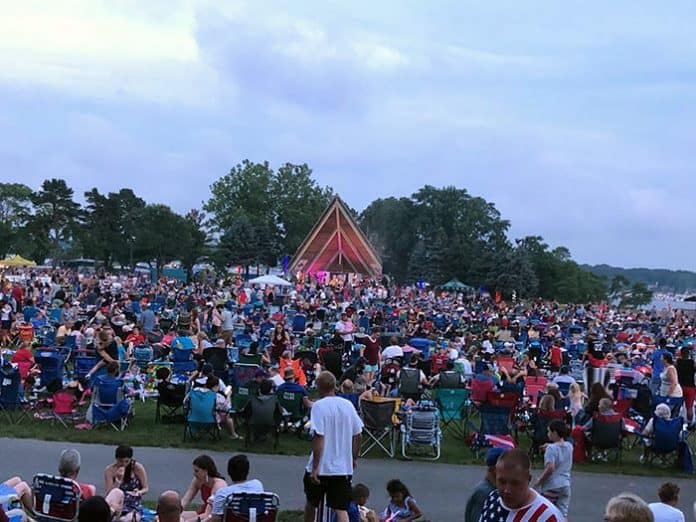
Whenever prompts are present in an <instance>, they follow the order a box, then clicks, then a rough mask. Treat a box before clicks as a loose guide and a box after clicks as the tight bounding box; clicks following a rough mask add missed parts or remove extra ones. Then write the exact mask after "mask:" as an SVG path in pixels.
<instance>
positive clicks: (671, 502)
mask: <svg viewBox="0 0 696 522" xmlns="http://www.w3.org/2000/svg"><path fill="white" fill-rule="evenodd" d="M657 494H658V496H659V497H660V502H653V503H652V504H648V507H650V511H652V514H653V517H655V522H684V513H682V512H681V511H679V510H678V509H677V508H676V506H677V505H678V504H679V486H677V485H676V484H674V483H673V482H665V483H664V484H662V485H661V486H660V489H658V490H657Z"/></svg>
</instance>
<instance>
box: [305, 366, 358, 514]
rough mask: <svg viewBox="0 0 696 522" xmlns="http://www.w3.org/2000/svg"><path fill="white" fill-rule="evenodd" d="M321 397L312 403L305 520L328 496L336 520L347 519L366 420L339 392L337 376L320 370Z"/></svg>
mask: <svg viewBox="0 0 696 522" xmlns="http://www.w3.org/2000/svg"><path fill="white" fill-rule="evenodd" d="M316 384H317V390H318V391H319V396H320V399H319V400H318V401H316V402H315V403H314V405H313V406H312V414H311V419H310V431H311V432H312V433H313V434H314V437H313V439H312V453H311V455H310V456H309V461H308V462H307V466H306V468H305V474H304V479H303V483H304V492H305V496H306V499H307V502H306V504H305V522H313V521H314V516H315V510H316V508H317V507H318V506H319V504H320V503H321V501H322V498H325V500H326V505H327V506H328V507H329V508H331V509H333V510H334V511H335V513H336V521H337V522H348V505H349V504H350V501H351V494H352V491H351V479H352V477H353V469H354V467H355V461H356V459H357V457H358V454H359V452H360V441H361V433H362V428H363V423H362V421H361V420H360V417H358V414H357V413H356V411H355V408H354V407H353V405H352V404H351V403H350V402H349V401H346V400H345V399H342V398H340V397H337V396H336V377H335V376H334V375H333V374H332V373H330V372H326V371H324V372H321V373H320V374H319V376H318V377H317V380H316Z"/></svg>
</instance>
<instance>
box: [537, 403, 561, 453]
mask: <svg viewBox="0 0 696 522" xmlns="http://www.w3.org/2000/svg"><path fill="white" fill-rule="evenodd" d="M565 417H566V412H565V411H563V410H556V411H550V412H546V411H539V412H535V413H533V414H532V425H531V430H530V431H529V438H530V442H531V444H530V445H529V459H530V460H532V461H534V457H536V456H537V455H539V448H541V446H542V445H543V444H547V443H548V442H550V441H549V437H548V427H549V424H551V422H552V421H555V420H564V419H565Z"/></svg>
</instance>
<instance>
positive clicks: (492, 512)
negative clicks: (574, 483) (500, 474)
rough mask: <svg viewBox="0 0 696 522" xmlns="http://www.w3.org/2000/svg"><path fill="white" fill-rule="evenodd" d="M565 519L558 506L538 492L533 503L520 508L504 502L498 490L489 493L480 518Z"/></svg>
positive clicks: (484, 521) (495, 521)
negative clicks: (512, 507) (513, 507)
mask: <svg viewBox="0 0 696 522" xmlns="http://www.w3.org/2000/svg"><path fill="white" fill-rule="evenodd" d="M564 520H565V518H564V517H563V515H562V514H561V512H560V511H558V508H556V506H554V505H553V504H552V503H551V501H550V500H548V499H547V498H545V497H542V496H541V495H539V494H538V493H537V494H536V497H535V498H534V500H533V501H532V503H531V504H528V505H526V506H524V507H521V508H519V509H510V508H509V507H507V506H506V505H505V504H503V500H502V499H501V498H500V495H499V494H498V491H497V490H495V491H492V492H491V494H490V495H488V498H487V499H486V502H485V504H484V505H483V511H482V512H481V518H479V522H563V521H564Z"/></svg>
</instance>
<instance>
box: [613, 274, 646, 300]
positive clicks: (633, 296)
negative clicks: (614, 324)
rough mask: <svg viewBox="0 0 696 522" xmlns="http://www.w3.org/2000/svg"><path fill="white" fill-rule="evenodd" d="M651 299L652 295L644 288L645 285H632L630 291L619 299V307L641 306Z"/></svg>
mask: <svg viewBox="0 0 696 522" xmlns="http://www.w3.org/2000/svg"><path fill="white" fill-rule="evenodd" d="M619 277H620V276H619ZM652 297H653V293H652V292H651V291H650V290H649V289H648V287H647V286H645V283H633V285H632V286H631V287H630V289H629V290H628V291H626V293H624V294H623V296H622V297H621V306H622V307H624V306H632V307H638V306H643V305H646V304H648V303H649V302H650V301H651V300H652Z"/></svg>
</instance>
